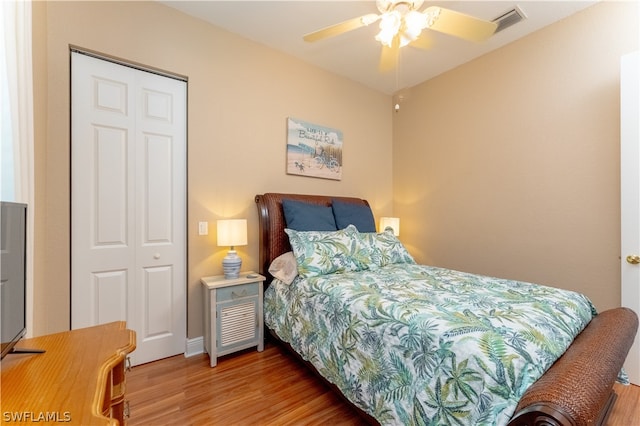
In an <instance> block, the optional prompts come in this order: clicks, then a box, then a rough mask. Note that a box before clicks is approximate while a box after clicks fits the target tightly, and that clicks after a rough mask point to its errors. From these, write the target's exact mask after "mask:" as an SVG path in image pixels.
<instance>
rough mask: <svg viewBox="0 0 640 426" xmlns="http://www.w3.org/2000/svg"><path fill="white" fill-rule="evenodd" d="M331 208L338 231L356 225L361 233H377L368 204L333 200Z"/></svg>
mask: <svg viewBox="0 0 640 426" xmlns="http://www.w3.org/2000/svg"><path fill="white" fill-rule="evenodd" d="M331 208H332V209H333V216H334V217H335V220H336V226H337V227H338V229H344V228H346V227H347V226H349V225H354V226H355V227H356V228H357V229H358V231H359V232H376V221H375V219H374V218H373V213H372V212H371V208H370V207H369V206H367V205H366V204H354V203H347V202H344V201H340V200H332V202H331Z"/></svg>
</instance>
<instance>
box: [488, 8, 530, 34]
mask: <svg viewBox="0 0 640 426" xmlns="http://www.w3.org/2000/svg"><path fill="white" fill-rule="evenodd" d="M526 17H527V15H525V14H524V12H523V11H522V9H520V8H519V7H518V6H516V7H515V8H514V9H512V10H510V11H508V12H507V13H505V14H503V15H501V16H499V17H497V18H496V19H494V20H493V22H495V23H497V24H498V28H496V33H499V32H500V31H502V30H504V29H506V28H509V27H510V26H512V25H515V24H517V23H518V22H520V21H522V20H523V19H525V18H526Z"/></svg>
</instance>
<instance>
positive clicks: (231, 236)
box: [218, 219, 247, 279]
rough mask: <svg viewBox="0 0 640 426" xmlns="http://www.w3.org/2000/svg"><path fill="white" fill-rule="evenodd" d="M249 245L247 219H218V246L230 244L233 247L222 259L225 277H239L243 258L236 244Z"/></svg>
mask: <svg viewBox="0 0 640 426" xmlns="http://www.w3.org/2000/svg"><path fill="white" fill-rule="evenodd" d="M246 245H247V220H246V219H224V220H219V221H218V246H229V247H231V249H230V250H229V251H228V252H227V255H226V256H225V257H224V259H222V270H223V271H224V277H225V279H233V278H238V277H239V276H240V267H241V266H242V259H241V258H240V256H238V253H236V250H235V246H246Z"/></svg>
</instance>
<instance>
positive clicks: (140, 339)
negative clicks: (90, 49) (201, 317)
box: [71, 52, 187, 365]
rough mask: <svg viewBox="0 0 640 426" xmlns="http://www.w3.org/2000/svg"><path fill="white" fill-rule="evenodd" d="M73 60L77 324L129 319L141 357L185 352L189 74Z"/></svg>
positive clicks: (135, 356)
mask: <svg viewBox="0 0 640 426" xmlns="http://www.w3.org/2000/svg"><path fill="white" fill-rule="evenodd" d="M71 62H72V64H71V80H72V84H71V117H72V118H71V139H72V142H71V326H72V328H73V329H76V328H82V327H88V326H92V325H97V324H103V323H106V322H111V321H118V320H125V321H126V322H127V326H128V327H129V328H130V329H133V330H135V331H136V334H137V348H136V350H135V351H134V352H133V353H132V354H131V359H132V362H133V364H134V365H135V364H142V363H145V362H149V361H153V360H156V359H161V358H165V357H168V356H172V355H176V354H180V353H184V351H185V348H186V305H187V303H186V133H187V132H186V121H187V115H186V108H187V106H186V98H187V87H186V82H185V81H183V80H179V79H175V78H171V77H167V76H162V75H158V74H155V73H151V72H147V71H143V70H139V69H135V68H132V67H129V66H124V65H120V64H116V63H114V62H110V61H107V60H104V59H99V58H96V57H93V56H89V55H86V54H83V53H78V52H72V61H71ZM87 344H88V345H91V342H87Z"/></svg>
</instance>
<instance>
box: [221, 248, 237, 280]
mask: <svg viewBox="0 0 640 426" xmlns="http://www.w3.org/2000/svg"><path fill="white" fill-rule="evenodd" d="M241 267H242V259H241V258H240V256H238V254H237V253H236V251H235V250H229V251H228V252H227V255H226V256H225V257H224V259H222V270H223V271H224V278H225V279H227V280H230V279H234V278H239V277H240V268H241Z"/></svg>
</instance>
